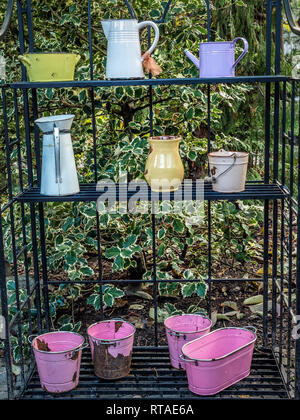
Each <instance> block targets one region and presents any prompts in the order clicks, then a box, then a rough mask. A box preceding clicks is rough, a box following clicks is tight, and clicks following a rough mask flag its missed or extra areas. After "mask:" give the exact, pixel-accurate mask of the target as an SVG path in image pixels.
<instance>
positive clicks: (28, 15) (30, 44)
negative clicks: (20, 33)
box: [26, 0, 34, 52]
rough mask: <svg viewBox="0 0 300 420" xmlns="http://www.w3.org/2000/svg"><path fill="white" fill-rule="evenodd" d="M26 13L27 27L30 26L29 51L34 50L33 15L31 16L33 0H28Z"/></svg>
mask: <svg viewBox="0 0 300 420" xmlns="http://www.w3.org/2000/svg"><path fill="white" fill-rule="evenodd" d="M26 15H27V27H28V47H29V52H33V49H34V44H33V25H32V16H31V0H27V6H26Z"/></svg>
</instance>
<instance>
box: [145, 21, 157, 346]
mask: <svg viewBox="0 0 300 420" xmlns="http://www.w3.org/2000/svg"><path fill="white" fill-rule="evenodd" d="M147 31H148V32H147V35H148V46H150V45H151V32H150V28H149V27H148V28H147ZM151 78H152V74H151V73H149V79H151ZM148 90H149V121H150V136H151V137H152V136H153V90H152V86H149V88H148ZM151 221H152V254H153V301H154V345H155V346H156V347H157V346H158V319H157V272H156V271H157V270H156V229H155V224H156V222H155V202H154V201H152V202H151Z"/></svg>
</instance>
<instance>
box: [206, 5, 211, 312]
mask: <svg viewBox="0 0 300 420" xmlns="http://www.w3.org/2000/svg"><path fill="white" fill-rule="evenodd" d="M206 13H207V41H208V42H209V41H210V0H206ZM210 111H211V104H210V84H208V85H207V153H210V151H211V136H210V134H211V133H210V124H211V115H210ZM209 172H210V170H209V167H208V173H209ZM207 213H208V214H207V217H208V222H207V223H208V226H207V236H208V240H207V242H208V268H207V276H208V294H207V295H208V302H209V308H208V315H209V316H210V315H211V294H212V282H211V277H212V267H211V265H212V258H211V202H210V201H208V203H207Z"/></svg>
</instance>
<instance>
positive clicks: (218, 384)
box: [180, 326, 256, 395]
mask: <svg viewBox="0 0 300 420" xmlns="http://www.w3.org/2000/svg"><path fill="white" fill-rule="evenodd" d="M255 341H256V328H255V327H252V326H247V327H243V328H237V327H229V328H220V329H218V330H215V331H212V332H210V333H208V334H206V335H204V336H202V337H200V338H197V339H196V340H193V341H191V342H189V343H187V344H185V345H184V346H183V347H182V355H181V357H180V358H181V359H182V360H184V362H185V365H186V374H187V378H188V383H189V389H190V391H192V392H193V393H195V394H198V395H214V394H217V393H218V392H220V391H222V390H223V389H225V388H228V387H229V386H231V385H233V384H235V383H236V382H239V381H240V380H242V379H243V378H246V377H247V376H248V375H249V374H250V369H251V362H252V356H253V350H254V345H255Z"/></svg>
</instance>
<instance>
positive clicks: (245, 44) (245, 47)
mask: <svg viewBox="0 0 300 420" xmlns="http://www.w3.org/2000/svg"><path fill="white" fill-rule="evenodd" d="M239 39H241V40H242V41H243V43H244V51H243V52H242V54H241V55H240V56H239V58H238V59H237V60H236V62H235V63H234V65H233V67H235V66H236V65H237V64H238V63H239V62H240V61H241V59H242V58H243V57H244V55H245V54H246V53H247V52H248V48H249V44H248V41H247V40H246V39H245V38H242V37H240V36H238V37H237V38H235V39H234V40H233V41H232V42H233V43H234V44H235V43H236V41H238V40H239Z"/></svg>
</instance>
